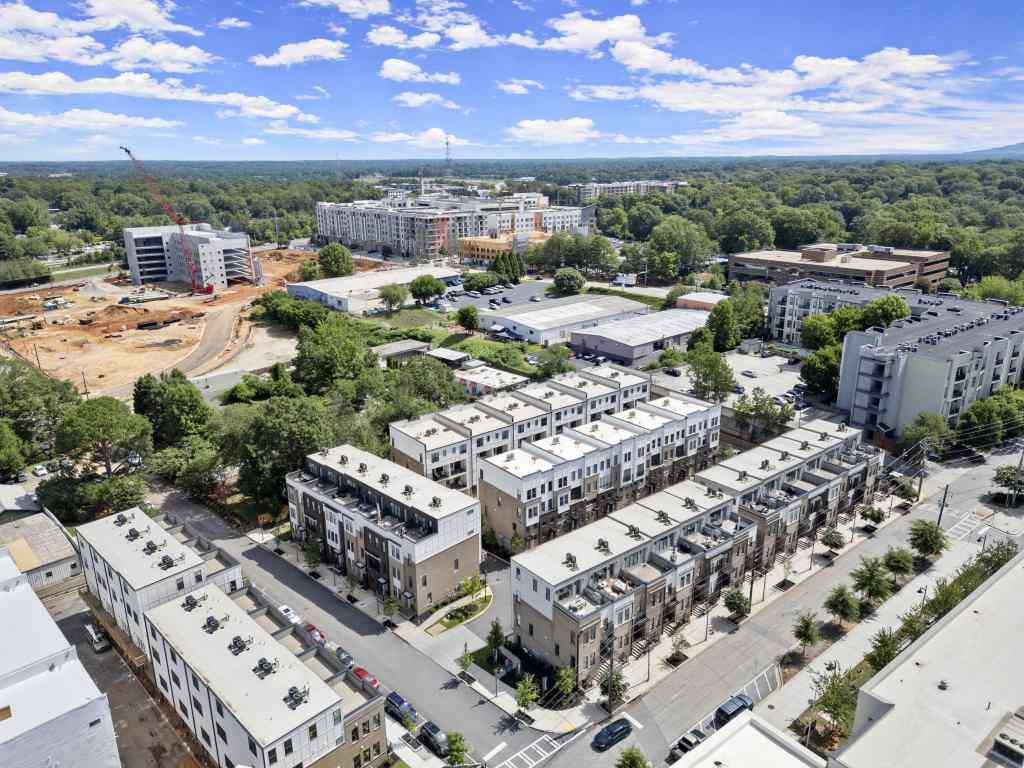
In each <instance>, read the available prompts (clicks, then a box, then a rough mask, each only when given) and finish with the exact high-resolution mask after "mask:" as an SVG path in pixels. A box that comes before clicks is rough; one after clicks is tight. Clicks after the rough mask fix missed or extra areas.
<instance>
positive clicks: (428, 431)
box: [391, 414, 469, 451]
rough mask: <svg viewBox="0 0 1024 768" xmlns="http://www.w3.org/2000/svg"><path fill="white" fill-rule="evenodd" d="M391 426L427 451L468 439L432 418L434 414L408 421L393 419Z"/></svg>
mask: <svg viewBox="0 0 1024 768" xmlns="http://www.w3.org/2000/svg"><path fill="white" fill-rule="evenodd" d="M391 428H392V429H394V430H395V431H396V432H401V433H402V434H403V435H408V436H409V437H411V438H414V439H416V440H419V441H420V442H422V443H423V445H424V446H425V447H426V449H427V450H428V451H432V450H434V449H435V448H444V447H445V446H448V445H453V444H455V443H459V442H462V441H463V440H468V439H469V438H468V437H466V435H462V434H459V433H458V432H456V431H455V430H454V429H452V428H451V427H449V426H448V425H447V424H445V423H444V422H442V421H440V420H438V419H436V418H434V414H427V415H426V416H421V417H420V418H418V419H412V420H410V421H393V422H391Z"/></svg>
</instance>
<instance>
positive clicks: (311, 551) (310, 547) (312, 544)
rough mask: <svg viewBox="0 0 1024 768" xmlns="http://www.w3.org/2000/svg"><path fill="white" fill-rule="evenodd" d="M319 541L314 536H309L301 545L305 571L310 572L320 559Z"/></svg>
mask: <svg viewBox="0 0 1024 768" xmlns="http://www.w3.org/2000/svg"><path fill="white" fill-rule="evenodd" d="M321 546H322V544H321V542H320V539H318V538H316V537H315V536H310V537H309V538H308V539H306V543H305V544H303V545H302V558H303V560H304V561H305V563H306V570H309V571H312V570H314V569H315V568H316V567H317V566H318V565H320V560H321V557H322V550H321Z"/></svg>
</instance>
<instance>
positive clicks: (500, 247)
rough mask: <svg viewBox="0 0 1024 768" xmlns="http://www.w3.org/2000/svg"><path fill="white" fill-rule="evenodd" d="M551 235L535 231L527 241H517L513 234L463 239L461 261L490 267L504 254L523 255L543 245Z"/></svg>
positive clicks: (460, 241)
mask: <svg viewBox="0 0 1024 768" xmlns="http://www.w3.org/2000/svg"><path fill="white" fill-rule="evenodd" d="M550 236H551V235H550V234H548V233H547V232H544V231H542V230H534V231H533V232H531V233H530V236H529V238H528V239H527V240H525V241H524V240H523V239H517V238H516V236H515V235H514V234H513V233H511V232H506V233H504V234H500V235H497V234H496V235H494V236H490V235H487V236H482V237H463V238H460V239H459V261H460V262H461V263H463V264H473V265H475V266H479V267H485V268H486V267H490V266H491V265H492V264H494V260H495V259H496V258H498V256H500V255H502V254H511V253H522V251H523V250H525V249H524V248H523V247H522V246H523V245H524V244H525V246H526V247H529V246H531V245H543V244H544V243H545V242H546V241H547V240H548V238H549V237H550Z"/></svg>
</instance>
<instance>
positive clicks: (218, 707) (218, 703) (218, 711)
mask: <svg viewBox="0 0 1024 768" xmlns="http://www.w3.org/2000/svg"><path fill="white" fill-rule="evenodd" d="M214 702H215V703H216V705H217V714H218V715H220V716H221V717H224V707H222V706H221V705H220V699H214Z"/></svg>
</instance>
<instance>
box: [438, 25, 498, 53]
mask: <svg viewBox="0 0 1024 768" xmlns="http://www.w3.org/2000/svg"><path fill="white" fill-rule="evenodd" d="M444 34H445V36H446V37H447V38H448V39H449V40H451V41H452V42H451V45H449V46H448V47H449V48H450V49H451V50H453V51H468V50H471V49H473V48H493V47H494V46H496V45H501V44H502V43H503V42H504V40H503V38H501V37H496V36H494V35H492V34H491V33H490V32H488V31H487V30H486V29H484V28H483V25H482V24H481V23H480V22H479V21H478V20H476V19H474V20H473V21H471V22H467V23H466V24H453V25H452V26H450V27H448V28H447V29H446V30H445V31H444Z"/></svg>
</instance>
